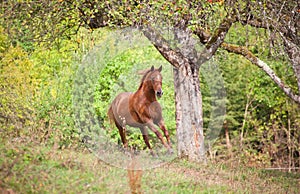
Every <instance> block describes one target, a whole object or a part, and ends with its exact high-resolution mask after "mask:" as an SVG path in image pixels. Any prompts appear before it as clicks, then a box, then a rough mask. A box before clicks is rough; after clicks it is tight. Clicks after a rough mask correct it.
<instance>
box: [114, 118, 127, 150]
mask: <svg viewBox="0 0 300 194" xmlns="http://www.w3.org/2000/svg"><path fill="white" fill-rule="evenodd" d="M116 126H117V128H118V130H119V134H120V136H121V140H122V143H123V146H124V148H127V147H128V142H127V139H126V128H125V127H122V126H121V125H120V124H118V123H117V122H116Z"/></svg>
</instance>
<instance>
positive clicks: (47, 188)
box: [0, 140, 300, 193]
mask: <svg viewBox="0 0 300 194" xmlns="http://www.w3.org/2000/svg"><path fill="white" fill-rule="evenodd" d="M0 170H1V171H0V193H131V191H135V192H137V193H139V192H140V193H300V174H299V173H298V174H297V173H292V172H281V171H273V170H272V171H271V170H265V169H259V168H253V167H252V168H249V167H244V166H241V165H236V164H235V165H232V164H231V165H230V164H229V163H228V162H225V161H224V162H222V161H218V162H217V161H208V163H207V164H205V165H204V164H197V163H191V162H188V161H186V160H185V159H175V160H174V161H172V162H170V163H168V164H166V165H164V166H161V167H158V168H154V169H149V170H145V171H140V172H139V173H138V172H136V171H134V172H132V171H127V170H125V169H120V168H116V167H113V166H109V165H107V164H105V163H104V162H102V161H101V160H99V159H97V157H96V156H95V155H94V154H92V153H90V152H89V151H88V150H87V149H85V148H84V146H79V147H77V148H64V149H61V148H58V147H57V146H56V145H54V146H46V145H41V144H39V143H34V142H31V143H28V142H26V141H21V142H14V141H8V140H3V141H2V143H1V145H0ZM130 179H131V181H129V180H130ZM139 180H141V182H139ZM136 183H137V184H136Z"/></svg>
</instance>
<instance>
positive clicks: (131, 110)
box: [107, 66, 173, 155]
mask: <svg viewBox="0 0 300 194" xmlns="http://www.w3.org/2000/svg"><path fill="white" fill-rule="evenodd" d="M161 70H162V66H160V67H159V68H158V69H155V68H154V67H153V66H152V67H151V69H149V70H147V71H146V72H145V74H144V76H143V78H142V81H141V84H140V86H139V89H138V90H137V91H136V92H134V93H131V92H123V93H120V94H119V95H118V96H117V97H116V98H115V99H114V100H113V102H112V104H111V105H110V107H109V110H108V113H107V114H108V117H109V119H110V121H111V122H112V121H113V122H114V123H115V125H116V127H117V128H118V129H119V133H120V136H121V140H122V143H123V145H124V147H125V148H127V147H128V144H127V140H126V125H128V126H131V127H136V128H140V130H141V132H142V135H143V139H144V141H145V144H146V145H147V147H148V148H149V149H150V152H151V154H152V155H153V151H152V149H151V146H150V143H149V139H148V129H147V127H148V128H149V129H151V130H152V131H153V132H154V133H155V134H156V136H157V137H158V138H159V139H160V141H161V142H162V144H163V145H164V146H165V147H166V148H167V149H168V152H169V153H173V151H172V148H171V141H170V136H169V133H168V130H167V128H166V127H165V124H164V120H163V117H162V110H161V106H160V104H159V102H158V101H157V99H156V97H161V96H162V95H163V91H162V75H161V73H160V72H161ZM155 125H157V126H159V128H160V129H161V130H162V131H163V132H164V135H165V137H166V139H167V142H165V140H164V138H163V136H162V134H161V133H160V132H159V131H158V130H157V129H156V127H155Z"/></svg>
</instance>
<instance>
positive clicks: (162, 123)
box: [158, 120, 172, 147]
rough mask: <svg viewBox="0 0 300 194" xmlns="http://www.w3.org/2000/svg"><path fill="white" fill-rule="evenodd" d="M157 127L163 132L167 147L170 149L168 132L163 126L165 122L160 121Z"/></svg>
mask: <svg viewBox="0 0 300 194" xmlns="http://www.w3.org/2000/svg"><path fill="white" fill-rule="evenodd" d="M158 126H159V128H160V129H161V130H162V131H163V132H164V135H165V137H166V139H167V142H168V144H169V146H170V147H172V144H171V140H170V135H169V132H168V130H167V128H166V126H165V122H164V121H163V120H161V121H160V122H159V123H158Z"/></svg>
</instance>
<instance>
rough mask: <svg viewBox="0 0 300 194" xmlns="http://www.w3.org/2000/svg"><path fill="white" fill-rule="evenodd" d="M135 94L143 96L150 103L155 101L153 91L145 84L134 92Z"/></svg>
mask: <svg viewBox="0 0 300 194" xmlns="http://www.w3.org/2000/svg"><path fill="white" fill-rule="evenodd" d="M136 94H138V95H141V96H144V97H145V98H146V99H148V100H149V101H150V102H154V101H157V100H156V96H155V92H154V90H153V89H152V88H151V87H149V86H147V85H146V84H145V83H144V84H143V85H142V87H140V88H139V89H138V90H137V91H136Z"/></svg>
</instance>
